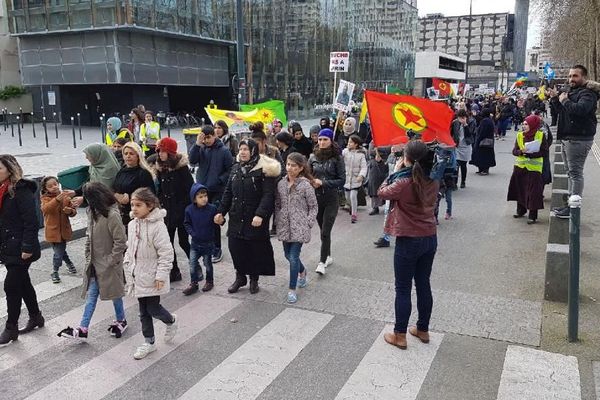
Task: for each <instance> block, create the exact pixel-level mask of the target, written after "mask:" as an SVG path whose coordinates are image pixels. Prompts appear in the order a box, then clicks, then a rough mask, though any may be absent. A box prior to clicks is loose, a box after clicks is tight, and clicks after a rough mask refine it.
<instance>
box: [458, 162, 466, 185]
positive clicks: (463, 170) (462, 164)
mask: <svg viewBox="0 0 600 400" xmlns="http://www.w3.org/2000/svg"><path fill="white" fill-rule="evenodd" d="M456 162H457V163H458V167H459V169H460V182H461V183H465V182H466V181H467V164H468V162H467V161H460V160H457V161H456Z"/></svg>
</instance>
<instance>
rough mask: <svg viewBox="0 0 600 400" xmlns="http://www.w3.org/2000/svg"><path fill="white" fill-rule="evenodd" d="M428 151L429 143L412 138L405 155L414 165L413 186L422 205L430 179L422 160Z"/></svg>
mask: <svg viewBox="0 0 600 400" xmlns="http://www.w3.org/2000/svg"><path fill="white" fill-rule="evenodd" d="M428 152H429V149H428V148H427V145H426V144H425V143H423V142H422V141H420V140H411V141H410V142H409V143H408V145H407V146H406V149H405V150H404V157H406V159H407V160H408V161H410V162H411V163H412V165H413V167H412V178H413V182H412V188H413V192H414V194H415V197H416V198H417V200H418V201H419V204H420V205H421V207H422V206H423V203H424V202H425V184H426V183H427V180H428V179H429V177H427V176H426V175H425V171H424V170H423V166H422V165H421V162H422V161H423V160H425V158H426V156H427V153H428Z"/></svg>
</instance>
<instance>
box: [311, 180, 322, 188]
mask: <svg viewBox="0 0 600 400" xmlns="http://www.w3.org/2000/svg"><path fill="white" fill-rule="evenodd" d="M312 186H313V187H314V188H315V189H318V188H320V187H321V186H323V181H322V180H320V179H315V180H313V181H312Z"/></svg>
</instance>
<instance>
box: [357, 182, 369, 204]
mask: <svg viewBox="0 0 600 400" xmlns="http://www.w3.org/2000/svg"><path fill="white" fill-rule="evenodd" d="M357 200H358V206H359V207H364V206H366V205H367V192H366V191H365V187H364V186H361V187H359V188H358V193H357Z"/></svg>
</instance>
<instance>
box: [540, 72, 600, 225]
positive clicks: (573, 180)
mask: <svg viewBox="0 0 600 400" xmlns="http://www.w3.org/2000/svg"><path fill="white" fill-rule="evenodd" d="M587 74H588V72H587V69H586V68H585V67H584V66H583V65H575V66H573V67H572V68H571V69H570V70H569V90H568V92H562V93H559V92H557V91H556V89H550V90H549V94H550V96H551V97H552V99H551V101H552V103H553V105H554V106H555V107H556V110H557V112H558V127H557V136H556V137H557V139H558V140H561V141H562V155H563V162H564V163H565V168H566V170H567V174H568V175H569V195H579V196H582V194H583V167H584V165H585V159H586V158H587V155H588V153H589V152H590V149H591V148H592V144H593V143H594V135H595V134H596V125H597V120H596V105H597V102H598V95H597V94H596V93H595V92H594V91H592V90H590V89H588V88H587V86H586V85H587ZM554 213H555V215H556V217H557V218H569V217H570V215H571V209H570V208H569V207H568V206H567V207H562V208H556V209H554Z"/></svg>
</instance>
